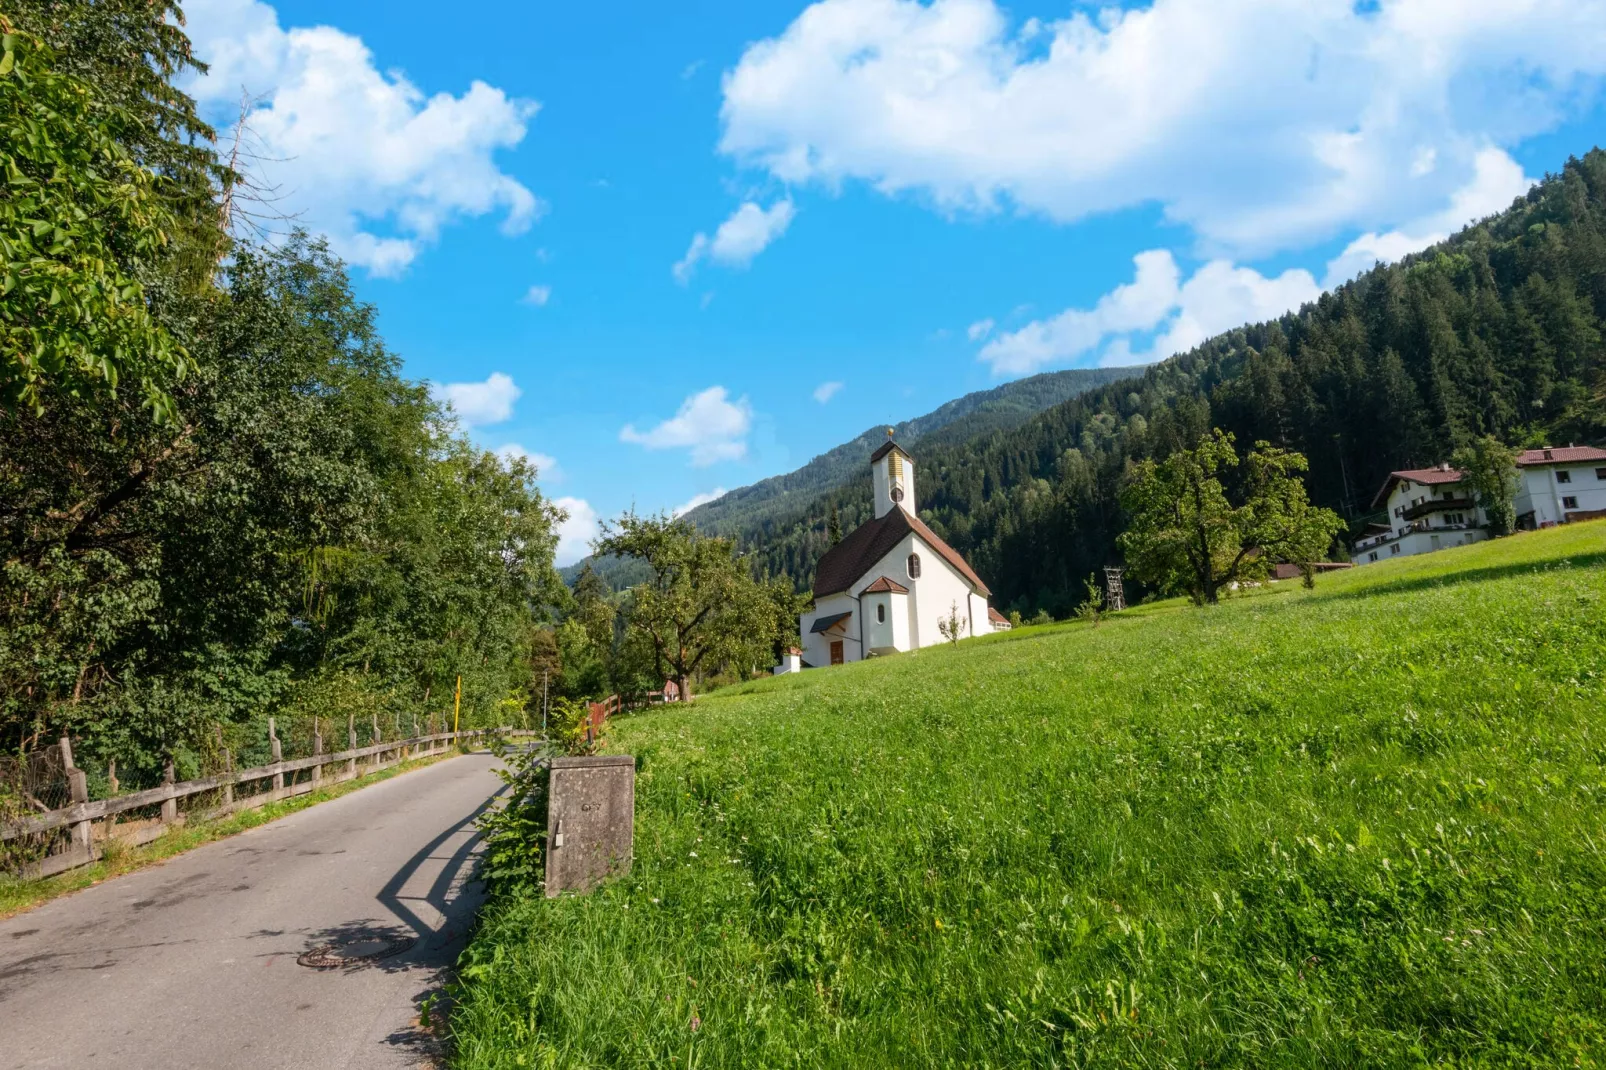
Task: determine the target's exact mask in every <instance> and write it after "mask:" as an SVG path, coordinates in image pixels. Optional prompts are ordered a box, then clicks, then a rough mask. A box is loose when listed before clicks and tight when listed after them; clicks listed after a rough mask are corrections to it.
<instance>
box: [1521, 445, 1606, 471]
mask: <svg viewBox="0 0 1606 1070" xmlns="http://www.w3.org/2000/svg"><path fill="white" fill-rule="evenodd" d="M1581 461H1606V450H1601V449H1596V448H1595V447H1594V446H1552V447H1550V448H1549V449H1537V450H1523V451H1522V456H1521V457H1518V458H1517V464H1518V465H1519V466H1521V467H1523V468H1527V467H1531V466H1533V465H1540V464H1578V463H1579V462H1581Z"/></svg>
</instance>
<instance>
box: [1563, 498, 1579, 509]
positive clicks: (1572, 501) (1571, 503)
mask: <svg viewBox="0 0 1606 1070" xmlns="http://www.w3.org/2000/svg"><path fill="white" fill-rule="evenodd" d="M1561 507H1562V508H1563V509H1576V508H1578V499H1577V498H1572V497H1568V498H1563V499H1562V500H1561Z"/></svg>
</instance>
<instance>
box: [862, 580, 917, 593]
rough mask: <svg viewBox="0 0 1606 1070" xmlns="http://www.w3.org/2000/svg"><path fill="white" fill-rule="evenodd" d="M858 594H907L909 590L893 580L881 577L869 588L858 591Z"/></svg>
mask: <svg viewBox="0 0 1606 1070" xmlns="http://www.w3.org/2000/svg"><path fill="white" fill-rule="evenodd" d="M859 593H860V594H861V595H865V594H908V593H909V588H907V587H905V586H904V585H903V584H901V583H898V582H897V581H895V580H889V579H887V577H885V576H882V577H881V578H880V579H879V580H876V581H875V582H874V583H872V584H871V585H870V586H868V587H866V588H865V589H864V590H862V591H860V592H859Z"/></svg>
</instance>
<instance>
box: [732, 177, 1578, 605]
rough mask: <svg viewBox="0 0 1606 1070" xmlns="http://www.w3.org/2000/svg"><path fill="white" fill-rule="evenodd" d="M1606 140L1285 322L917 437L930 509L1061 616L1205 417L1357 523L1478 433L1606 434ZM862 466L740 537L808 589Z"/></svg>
mask: <svg viewBox="0 0 1606 1070" xmlns="http://www.w3.org/2000/svg"><path fill="white" fill-rule="evenodd" d="M1603 336H1606V153H1603V152H1602V151H1601V150H1600V149H1595V150H1592V151H1591V152H1589V153H1588V154H1587V155H1586V156H1584V157H1583V158H1582V159H1572V160H1569V161H1568V162H1567V164H1566V166H1565V167H1564V168H1563V169H1562V170H1561V171H1560V172H1559V173H1557V174H1554V175H1550V176H1548V177H1547V178H1546V179H1545V181H1543V182H1542V183H1540V184H1539V185H1537V186H1535V187H1534V188H1533V189H1532V190H1531V191H1530V192H1529V193H1528V194H1527V195H1526V196H1524V197H1522V198H1519V199H1518V200H1517V201H1516V202H1515V203H1514V204H1513V205H1512V206H1511V207H1510V208H1509V209H1507V210H1506V211H1504V212H1502V213H1500V214H1499V215H1496V216H1493V217H1491V218H1489V219H1486V220H1484V221H1482V222H1480V223H1477V224H1475V225H1473V226H1469V227H1468V228H1466V229H1465V230H1463V231H1462V232H1461V233H1459V234H1457V235H1455V236H1454V237H1452V238H1450V239H1448V240H1447V241H1444V242H1442V243H1440V244H1438V245H1436V246H1433V247H1431V248H1429V249H1427V250H1424V251H1423V252H1421V253H1418V254H1415V255H1413V256H1409V257H1407V258H1405V259H1404V260H1402V261H1400V262H1399V263H1396V264H1393V265H1389V266H1385V267H1378V268H1375V269H1373V270H1372V271H1369V272H1367V273H1366V274H1364V275H1362V276H1361V277H1360V278H1358V279H1356V280H1355V281H1353V282H1351V283H1348V284H1346V285H1344V286H1341V287H1339V288H1337V289H1336V290H1334V291H1332V292H1329V293H1326V294H1324V295H1322V296H1321V297H1320V298H1319V299H1318V300H1317V301H1315V302H1313V303H1311V304H1309V305H1306V306H1305V307H1303V308H1301V309H1299V310H1298V311H1297V312H1291V313H1289V314H1287V315H1285V316H1283V317H1282V318H1281V319H1279V320H1276V321H1273V322H1268V323H1260V324H1253V325H1246V326H1243V327H1239V328H1237V329H1234V330H1232V331H1229V332H1227V333H1225V334H1222V335H1219V336H1217V337H1215V338H1212V339H1210V340H1208V341H1206V342H1204V343H1203V344H1201V345H1200V346H1198V347H1197V348H1195V349H1193V350H1191V351H1189V352H1187V353H1183V354H1180V355H1178V356H1175V357H1172V358H1171V359H1169V360H1166V361H1163V362H1161V363H1159V364H1155V365H1152V366H1150V367H1149V368H1147V369H1145V370H1143V371H1141V372H1140V373H1138V374H1137V375H1136V376H1135V377H1133V378H1129V379H1124V380H1122V381H1119V382H1115V383H1110V384H1106V385H1104V386H1100V387H1097V388H1095V389H1093V390H1090V391H1087V392H1086V393H1083V394H1080V395H1078V396H1077V397H1074V398H1071V399H1070V400H1067V401H1065V402H1063V403H1061V404H1059V405H1056V406H1054V407H1053V408H1050V409H1047V410H1045V411H1044V412H1042V413H1039V414H1038V415H1036V416H1034V417H1032V418H1031V419H1029V420H1027V421H1025V422H1024V423H1022V424H1020V425H1018V426H1015V427H1007V428H998V429H992V430H988V431H986V432H984V433H983V434H981V435H980V436H977V437H975V438H972V439H970V440H969V441H963V442H956V441H936V440H930V441H928V442H926V443H924V444H922V445H921V447H920V448H917V449H914V450H913V453H914V455H915V458H916V461H917V463H918V464H919V466H920V467H919V472H920V477H919V482H918V483H917V487H918V490H919V495H918V497H919V507H920V510H921V516H922V517H923V518H924V519H926V521H927V522H928V523H929V524H930V525H931V527H932V528H933V529H934V530H936V531H937V533H938V534H939V535H941V536H942V537H944V538H945V539H947V540H948V541H949V542H950V543H951V544H952V545H953V546H954V547H955V548H956V549H958V550H959V551H960V552H961V553H963V554H964V555H965V556H966V557H967V559H968V560H969V561H970V563H971V564H972V565H973V566H974V567H975V568H976V570H977V572H978V573H979V574H980V575H981V576H982V577H983V578H984V579H985V580H986V581H987V583H988V585H989V586H990V587H991V588H992V590H993V592H994V601H995V604H998V605H1000V606H1002V607H1004V608H1018V609H1022V610H1024V611H1027V612H1031V611H1032V610H1034V609H1037V608H1046V609H1048V610H1050V611H1051V612H1055V613H1056V614H1062V613H1064V612H1065V611H1066V610H1068V609H1069V608H1070V606H1071V605H1073V604H1074V602H1075V601H1076V600H1077V599H1078V597H1079V596H1080V593H1081V583H1082V581H1083V579H1084V578H1085V577H1086V576H1087V575H1088V574H1089V573H1091V572H1093V571H1094V570H1096V569H1098V568H1101V567H1102V566H1104V565H1106V564H1111V563H1116V562H1118V560H1119V558H1118V555H1117V552H1116V550H1115V538H1116V536H1117V535H1118V534H1119V532H1120V531H1121V529H1122V524H1123V517H1122V515H1121V510H1120V506H1119V502H1118V495H1119V491H1120V487H1121V483H1122V480H1123V477H1124V474H1125V472H1126V470H1127V467H1128V465H1129V464H1130V463H1131V462H1133V461H1135V460H1137V459H1140V458H1143V457H1149V456H1164V455H1165V454H1167V453H1169V452H1170V451H1171V450H1173V449H1175V448H1176V447H1177V446H1179V445H1181V444H1184V443H1191V442H1192V441H1193V440H1195V439H1196V438H1197V436H1198V435H1199V434H1201V433H1202V432H1203V431H1204V430H1205V429H1207V428H1209V427H1211V426H1219V427H1223V428H1225V429H1227V430H1229V431H1231V432H1233V433H1234V434H1235V435H1236V436H1237V437H1238V439H1239V441H1240V443H1243V444H1247V443H1250V442H1253V441H1256V440H1266V441H1269V442H1272V443H1274V444H1276V445H1279V446H1285V447H1288V448H1292V449H1296V450H1299V451H1301V452H1303V453H1304V454H1305V455H1306V456H1307V457H1308V458H1309V459H1310V465H1311V467H1310V472H1309V477H1308V485H1309V488H1310V491H1311V496H1312V498H1313V499H1314V500H1315V501H1316V502H1317V503H1319V504H1321V505H1325V506H1329V507H1331V508H1334V509H1336V510H1338V511H1339V512H1340V513H1341V514H1342V515H1344V516H1345V517H1346V518H1348V519H1349V520H1350V521H1351V522H1352V523H1353V524H1356V525H1359V524H1361V523H1362V522H1363V521H1364V520H1365V519H1366V518H1367V514H1368V513H1370V512H1371V499H1372V495H1373V494H1374V492H1375V491H1376V489H1377V487H1378V486H1379V484H1380V483H1381V482H1382V480H1383V478H1384V476H1385V475H1386V474H1387V473H1388V472H1389V471H1390V470H1392V469H1395V468H1401V467H1406V466H1409V465H1424V464H1432V463H1437V462H1439V461H1441V460H1444V459H1446V458H1447V457H1448V456H1449V454H1450V452H1451V451H1452V450H1453V449H1454V448H1455V447H1456V446H1458V445H1461V444H1464V443H1466V442H1468V441H1470V440H1472V439H1474V438H1476V437H1478V436H1480V435H1482V434H1486V433H1487V434H1495V435H1498V436H1500V437H1501V438H1504V439H1506V440H1508V441H1512V442H1518V443H1527V444H1537V443H1541V442H1552V443H1555V442H1560V443H1566V442H1570V441H1571V442H1578V443H1586V442H1587V443H1591V444H1602V443H1603V441H1606V356H1603V353H1606V348H1603V342H1602V339H1603ZM860 465H861V467H860V475H859V476H858V477H857V478H855V480H854V481H853V482H851V483H850V484H848V485H847V486H846V487H845V488H843V489H842V490H840V491H837V492H836V493H834V494H833V495H832V496H831V497H830V498H829V499H828V498H825V497H818V498H816V499H814V500H813V501H803V500H800V499H799V500H795V501H794V504H793V506H792V508H791V509H790V510H789V511H787V510H781V511H772V512H771V513H770V514H769V515H767V516H766V517H765V518H764V520H763V522H762V523H748V524H746V525H745V526H744V527H743V528H742V530H740V531H739V532H738V533H737V535H738V539H739V541H740V542H741V543H742V545H743V547H744V548H745V549H746V550H748V551H749V552H751V553H752V554H753V555H754V559H755V562H756V566H757V568H758V569H759V570H760V571H768V572H770V573H775V574H786V575H789V576H791V577H792V578H793V580H794V581H795V583H796V584H797V586H798V588H799V589H800V590H802V589H807V587H808V586H809V584H810V583H811V582H812V579H813V570H814V563H815V562H816V561H817V560H818V559H819V556H820V554H822V553H823V552H824V551H825V550H826V548H827V546H828V541H827V535H826V521H827V516H828V513H829V510H830V506H831V504H832V503H833V502H834V503H835V504H836V505H837V507H838V509H839V510H840V513H841V518H842V524H843V528H844V530H851V529H852V528H853V526H854V525H856V524H858V523H861V522H863V521H864V520H865V519H866V518H868V516H869V515H870V483H869V476H868V471H867V469H866V467H864V466H863V460H862V456H861V460H860Z"/></svg>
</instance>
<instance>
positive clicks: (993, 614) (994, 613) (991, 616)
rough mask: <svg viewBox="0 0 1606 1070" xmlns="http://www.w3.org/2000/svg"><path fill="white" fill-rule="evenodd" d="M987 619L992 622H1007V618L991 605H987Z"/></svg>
mask: <svg viewBox="0 0 1606 1070" xmlns="http://www.w3.org/2000/svg"><path fill="white" fill-rule="evenodd" d="M987 619H988V620H990V621H992V622H993V623H994V624H1008V623H1009V618H1008V617H1006V616H1004V615H1003V614H1002V613H1000V612H998V610H996V609H994V608H993V607H992V606H988V607H987Z"/></svg>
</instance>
